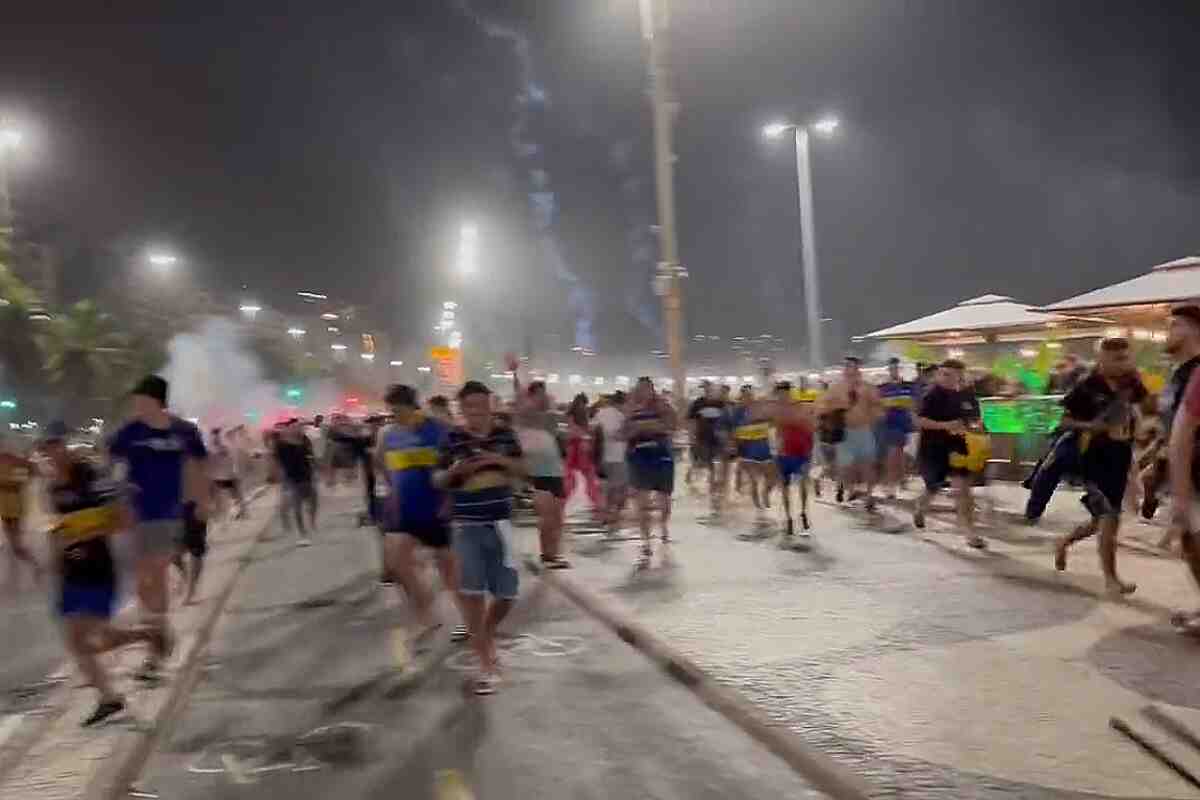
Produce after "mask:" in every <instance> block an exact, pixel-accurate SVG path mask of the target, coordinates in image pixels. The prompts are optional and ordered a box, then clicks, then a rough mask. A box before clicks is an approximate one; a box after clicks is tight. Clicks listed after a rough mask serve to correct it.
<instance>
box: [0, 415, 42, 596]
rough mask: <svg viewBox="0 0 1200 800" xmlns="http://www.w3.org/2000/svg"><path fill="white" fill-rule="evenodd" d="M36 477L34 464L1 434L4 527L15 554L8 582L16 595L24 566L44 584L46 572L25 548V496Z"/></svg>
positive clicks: (0, 492)
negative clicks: (43, 575)
mask: <svg viewBox="0 0 1200 800" xmlns="http://www.w3.org/2000/svg"><path fill="white" fill-rule="evenodd" d="M33 473H34V468H33V462H32V461H30V460H29V459H28V458H26V457H25V456H24V455H23V454H22V453H20V452H18V450H17V448H16V443H15V441H14V440H13V438H12V437H11V436H8V435H7V434H3V433H0V525H3V526H4V538H5V542H6V544H7V545H8V549H9V551H11V560H10V561H9V565H8V582H9V585H10V586H11V587H12V589H13V590H14V591H16V589H17V588H18V584H19V583H20V580H21V571H20V568H21V565H22V564H25V565H27V566H28V567H29V570H30V572H31V573H32V574H33V581H34V583H35V584H40V583H41V582H42V568H41V566H39V565H38V562H37V559H36V558H35V557H34V555H33V553H32V552H30V550H29V547H28V546H26V544H25V530H24V525H25V514H26V511H27V509H26V502H25V500H26V498H25V493H26V490H27V489H28V487H29V480H30V478H32V477H33Z"/></svg>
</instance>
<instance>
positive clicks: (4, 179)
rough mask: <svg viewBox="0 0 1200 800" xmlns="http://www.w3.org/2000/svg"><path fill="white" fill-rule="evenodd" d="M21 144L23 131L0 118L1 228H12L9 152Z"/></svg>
mask: <svg viewBox="0 0 1200 800" xmlns="http://www.w3.org/2000/svg"><path fill="white" fill-rule="evenodd" d="M20 146H21V132H20V131H19V130H17V129H16V128H14V127H12V126H11V125H9V124H8V123H6V122H5V121H4V120H2V119H0V228H12V220H13V213H12V199H11V197H10V196H9V193H8V153H9V152H10V151H12V150H16V149H17V148H18V147H20Z"/></svg>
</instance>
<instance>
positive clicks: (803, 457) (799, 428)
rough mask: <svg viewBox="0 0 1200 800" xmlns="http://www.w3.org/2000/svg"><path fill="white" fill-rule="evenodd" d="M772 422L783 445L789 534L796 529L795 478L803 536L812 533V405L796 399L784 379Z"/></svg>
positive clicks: (781, 477) (781, 456) (781, 457)
mask: <svg viewBox="0 0 1200 800" xmlns="http://www.w3.org/2000/svg"><path fill="white" fill-rule="evenodd" d="M772 421H773V423H774V425H775V433H776V438H777V440H778V447H779V454H778V456H776V459H775V465H776V466H777V467H778V469H779V482H780V486H781V488H782V490H783V513H784V515H785V516H786V517H787V527H786V529H785V535H787V536H791V535H792V534H793V533H794V532H795V523H794V522H793V521H792V493H791V485H792V481H793V480H795V482H796V484H797V485H798V486H799V489H800V535H801V536H808V535H809V528H810V526H809V522H808V470H809V466H810V464H811V463H812V451H813V439H814V432H813V413H812V404H811V403H805V402H803V401H801V400H796V399H794V398H793V397H792V384H791V383H789V382H788V381H780V382H779V383H777V384H776V385H775V407H774V410H773V420H772Z"/></svg>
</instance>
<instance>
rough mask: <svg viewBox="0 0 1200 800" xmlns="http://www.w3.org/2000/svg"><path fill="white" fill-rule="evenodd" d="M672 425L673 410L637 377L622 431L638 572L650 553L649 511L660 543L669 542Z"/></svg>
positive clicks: (645, 380) (648, 383)
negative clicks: (638, 537)
mask: <svg viewBox="0 0 1200 800" xmlns="http://www.w3.org/2000/svg"><path fill="white" fill-rule="evenodd" d="M675 426H676V422H675V410H674V409H673V408H671V406H670V405H669V404H668V403H667V402H666V401H665V400H664V399H663V398H662V397H661V396H659V395H658V394H657V393H656V392H655V391H654V381H652V380H651V379H650V378H648V377H642V378H638V382H637V384H636V385H635V386H634V389H633V398H632V399H631V401H630V403H629V405H628V407H627V409H626V414H625V429H624V431H623V435H624V438H625V441H626V442H627V443H628V447H627V449H626V455H625V460H626V462H627V463H628V464H629V484H630V486H632V487H633V491H634V500H635V502H636V503H637V511H638V527H639V528H640V530H641V534H642V554H641V558H639V559H638V563H637V566H638V569H645V568H647V567H649V566H650V558H651V556H653V554H654V547H653V545H652V544H651V539H650V512H651V509H652V508H654V507H657V508H658V512H659V525H660V526H661V532H662V542H663V544H664V545H665V544H667V543H668V542H669V541H670V539H671V532H670V529H669V526H670V523H671V494H672V493H673V492H674V490H675V454H674V451H673V449H672V446H671V441H672V437H673V436H674V434H675ZM656 496H657V497H656ZM656 501H657V502H656Z"/></svg>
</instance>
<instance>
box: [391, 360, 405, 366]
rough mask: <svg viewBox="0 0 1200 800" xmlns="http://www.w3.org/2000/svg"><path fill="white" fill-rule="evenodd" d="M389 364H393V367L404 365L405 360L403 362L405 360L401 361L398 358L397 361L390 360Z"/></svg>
mask: <svg viewBox="0 0 1200 800" xmlns="http://www.w3.org/2000/svg"><path fill="white" fill-rule="evenodd" d="M388 364H389V365H390V366H393V367H403V366H404V362H403V361H399V360H396V361H389V362H388Z"/></svg>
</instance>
